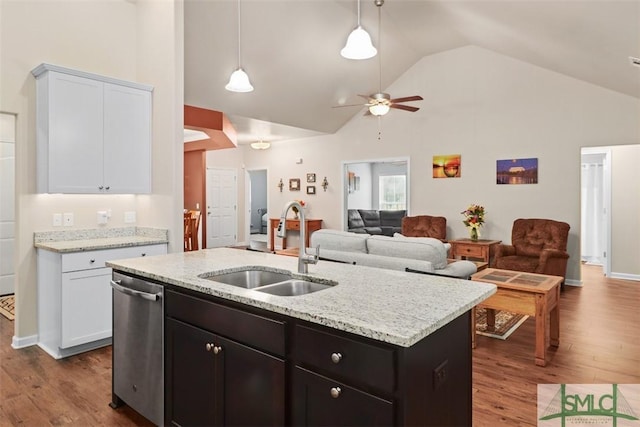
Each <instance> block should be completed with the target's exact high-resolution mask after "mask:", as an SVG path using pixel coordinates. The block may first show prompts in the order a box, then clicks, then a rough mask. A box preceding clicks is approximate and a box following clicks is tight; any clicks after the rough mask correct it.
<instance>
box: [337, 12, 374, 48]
mask: <svg viewBox="0 0 640 427" xmlns="http://www.w3.org/2000/svg"><path fill="white" fill-rule="evenodd" d="M376 53H378V51H377V49H376V48H375V47H373V44H372V43H371V37H370V36H369V33H367V31H366V30H365V29H364V28H362V26H361V25H360V0H358V26H357V27H356V28H355V29H354V30H353V31H351V34H349V37H348V38H347V44H346V45H345V46H344V48H342V50H341V51H340V55H342V56H343V57H345V58H347V59H369V58H373V57H374V56H376Z"/></svg>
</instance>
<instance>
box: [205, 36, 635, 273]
mask: <svg viewBox="0 0 640 427" xmlns="http://www.w3.org/2000/svg"><path fill="white" fill-rule="evenodd" d="M386 91H387V92H390V93H391V94H392V96H409V95H414V94H420V95H422V96H423V97H424V98H425V100H424V101H422V102H421V103H420V104H419V106H420V107H421V109H420V110H419V111H418V112H416V113H407V112H404V111H392V112H391V113H390V114H389V115H388V116H385V117H384V118H383V119H382V140H381V141H378V140H377V131H378V127H377V123H376V120H375V118H372V117H362V116H361V115H360V114H356V115H355V116H354V118H353V120H351V121H350V122H349V123H347V124H346V125H345V126H344V127H343V128H342V129H340V130H339V131H338V132H337V133H336V134H334V135H327V136H322V137H314V138H307V139H305V140H299V141H290V142H282V143H274V144H272V148H271V149H270V150H266V151H254V150H251V149H249V148H243V150H244V152H245V155H244V157H243V159H242V160H241V161H239V163H238V164H242V162H244V164H245V165H246V167H247V168H255V167H258V166H262V165H265V164H268V165H269V167H268V168H269V175H268V191H269V206H268V209H269V211H270V212H273V213H276V212H280V210H281V208H282V206H283V205H284V203H285V202H286V201H287V200H290V199H292V198H300V197H302V198H304V200H305V201H308V202H309V205H310V210H311V212H312V216H314V217H321V218H323V219H324V221H325V222H324V226H325V227H328V228H342V226H343V219H342V207H343V201H342V200H343V199H342V197H343V196H342V187H341V186H342V184H343V180H342V169H341V164H342V162H343V161H345V160H349V161H351V160H374V159H382V158H386V157H399V156H407V157H409V158H410V180H411V194H410V197H411V214H413V215H416V214H432V215H442V216H445V217H446V218H447V228H448V234H447V235H448V238H460V237H467V230H466V229H465V227H464V225H463V224H462V216H461V215H460V212H461V211H462V210H463V209H464V208H465V207H466V206H468V205H469V204H471V203H479V204H482V205H484V206H485V207H486V210H487V217H486V221H487V223H486V225H485V226H484V227H483V229H482V237H484V238H491V239H501V240H503V241H505V242H510V240H511V225H512V223H513V221H514V220H515V219H517V218H520V217H530V218H531V217H541V218H553V219H557V220H560V221H566V222H568V223H569V224H570V225H571V231H570V236H569V247H568V250H569V252H570V255H571V259H570V262H569V267H568V272H567V277H568V279H569V280H570V281H574V282H577V281H579V280H580V266H579V260H580V244H579V232H580V148H581V147H587V146H602V145H623V144H638V143H640V127H639V126H638V118H639V117H640V100H638V99H636V98H632V97H629V96H626V95H622V94H619V93H616V92H612V91H609V90H606V89H603V88H600V87H598V86H594V85H591V84H588V83H585V82H582V81H579V80H575V79H572V78H570V77H567V76H564V75H561V74H558V73H554V72H551V71H548V70H545V69H543V68H540V67H536V66H532V65H530V64H528V63H525V62H521V61H518V60H515V59H512V58H509V57H505V56H502V55H499V54H496V53H494V52H491V51H488V50H485V49H482V48H479V47H474V46H468V47H464V48H460V49H454V50H451V51H447V52H443V53H440V54H436V55H432V56H428V57H425V58H423V59H422V60H420V61H419V62H418V63H416V64H415V65H414V66H413V67H412V68H411V69H409V70H408V71H407V72H406V73H405V74H404V75H403V76H401V77H400V78H399V79H398V80H397V81H396V82H395V83H394V84H393V85H392V86H391V87H389V88H388V90H386ZM438 154H461V155H462V177H461V178H457V179H433V178H432V177H431V174H432V169H431V161H432V157H433V156H434V155H438ZM212 156H213V157H215V153H214V154H213V155H212ZM300 157H302V158H303V163H302V164H301V165H300V164H296V163H295V160H296V159H297V158H300ZM528 157H536V158H538V162H539V183H538V184H535V185H497V184H496V183H495V182H496V181H495V180H496V160H500V159H511V158H528ZM636 164H637V162H636ZM307 172H315V173H316V174H317V176H318V177H324V176H325V175H326V176H327V179H328V180H329V183H330V187H329V189H328V190H327V192H326V193H325V192H323V191H321V188H318V190H320V191H318V193H317V195H315V196H307V195H306V194H301V193H292V192H289V191H288V188H287V187H285V190H284V192H283V193H280V192H279V191H278V189H277V188H276V184H277V182H278V180H279V179H280V178H283V180H284V182H285V184H286V183H287V180H288V179H289V178H301V179H302V180H304V177H305V176H306V173H307ZM636 176H637V175H636ZM637 181H638V180H637V179H636V182H637ZM636 188H637V187H636ZM627 196H628V198H634V202H629V201H627V200H622V199H621V200H620V203H621V204H622V205H623V206H630V207H632V206H636V207H637V203H638V198H640V192H638V191H635V192H629V193H628V194H627ZM633 212H638V211H637V209H636V210H635V211H633ZM634 215H635V216H634ZM625 221H626V224H625V226H624V227H625V230H627V231H628V230H639V229H640V216H638V215H637V213H635V214H631V213H630V214H629V218H628V219H626V220H625ZM627 235H628V234H627V233H626V232H624V231H618V230H616V231H615V232H614V235H613V242H614V243H613V244H614V248H616V249H615V250H614V253H613V254H612V255H613V257H614V259H615V258H616V257H617V256H618V255H619V254H622V253H624V254H625V255H624V259H626V258H627V257H629V259H633V260H638V259H640V250H639V248H638V246H637V243H636V244H633V243H631V244H630V243H628V242H627V238H626V236H627ZM635 240H636V242H637V241H638V239H635ZM615 268H621V269H624V270H623V271H619V272H620V273H624V272H629V273H632V274H637V273H638V271H637V262H636V263H635V264H634V265H633V266H632V265H629V263H628V262H624V263H620V262H618V261H614V270H615ZM634 272H635V273H634Z"/></svg>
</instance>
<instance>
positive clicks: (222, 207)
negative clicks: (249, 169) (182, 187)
mask: <svg viewBox="0 0 640 427" xmlns="http://www.w3.org/2000/svg"><path fill="white" fill-rule="evenodd" d="M237 180H238V173H237V171H236V170H235V169H218V168H207V248H216V247H221V246H232V245H235V244H236V243H237V205H238V200H237V199H238V190H237Z"/></svg>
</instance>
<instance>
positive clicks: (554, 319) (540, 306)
mask: <svg viewBox="0 0 640 427" xmlns="http://www.w3.org/2000/svg"><path fill="white" fill-rule="evenodd" d="M471 280H474V281H477V282H487V283H493V284H494V285H496V286H497V287H498V290H497V292H496V293H495V294H493V295H492V296H490V297H489V298H488V299H486V300H484V301H482V303H480V304H478V307H484V308H486V309H488V310H487V323H489V320H490V318H493V316H490V314H491V315H493V314H494V313H493V310H504V311H510V312H513V313H520V314H526V315H529V316H534V317H535V318H536V350H535V357H536V365H538V366H545V365H546V364H547V359H546V350H547V347H549V345H551V346H553V347H558V346H559V345H560V307H559V304H560V284H561V283H562V277H559V276H547V275H544V274H534V273H523V272H520V271H510V270H499V269H497V268H487V269H484V270H482V271H479V272H478V273H476V274H474V275H472V276H471ZM471 322H472V328H471V333H472V338H471V342H472V347H473V348H475V347H476V325H475V323H476V316H475V308H474V309H473V310H472V313H471Z"/></svg>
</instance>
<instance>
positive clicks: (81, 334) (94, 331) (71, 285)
mask: <svg viewBox="0 0 640 427" xmlns="http://www.w3.org/2000/svg"><path fill="white" fill-rule="evenodd" d="M110 280H111V269H110V268H97V269H93V270H84V271H75V272H73V273H63V274H62V292H61V304H62V307H61V308H62V309H61V311H60V313H61V315H62V319H61V320H62V324H61V326H62V328H61V343H60V347H61V348H68V347H73V346H76V345H80V344H85V343H88V342H91V341H97V340H100V339H103V338H109V337H110V336H111V328H112V322H111V317H112V316H111V304H112V303H111V298H112V296H111V286H110V284H109V281H110Z"/></svg>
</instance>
